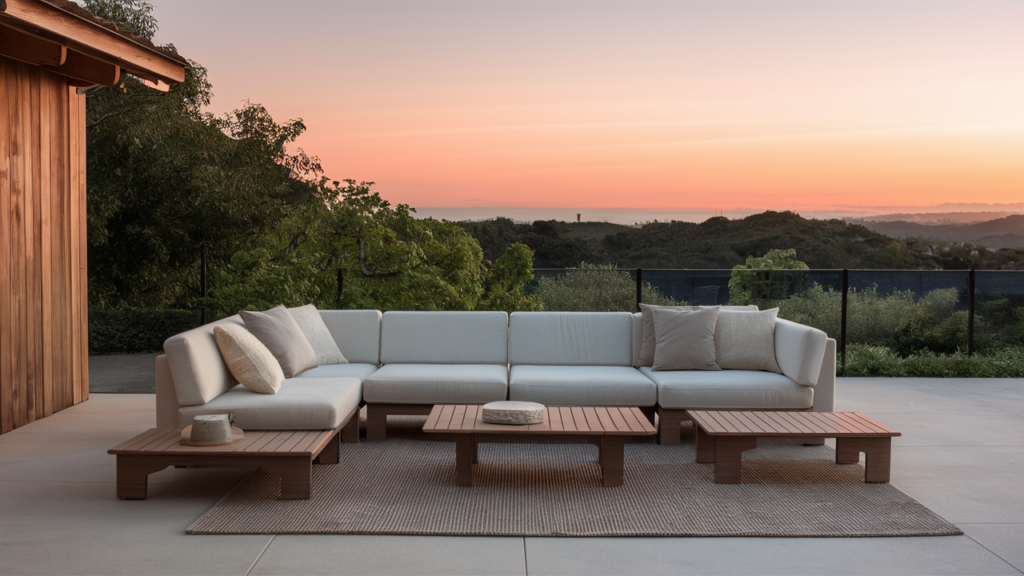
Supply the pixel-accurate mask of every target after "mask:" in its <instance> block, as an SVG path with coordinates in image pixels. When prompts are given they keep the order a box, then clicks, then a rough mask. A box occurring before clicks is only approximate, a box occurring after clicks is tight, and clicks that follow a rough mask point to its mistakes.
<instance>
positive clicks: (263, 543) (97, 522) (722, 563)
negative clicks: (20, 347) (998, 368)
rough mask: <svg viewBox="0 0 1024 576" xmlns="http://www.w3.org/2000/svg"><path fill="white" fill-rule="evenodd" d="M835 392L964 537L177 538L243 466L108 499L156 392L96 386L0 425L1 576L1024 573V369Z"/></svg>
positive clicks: (901, 473)
mask: <svg viewBox="0 0 1024 576" xmlns="http://www.w3.org/2000/svg"><path fill="white" fill-rule="evenodd" d="M837 397H838V402H837V406H836V408H837V409H838V410H851V411H860V412H865V413H867V414H869V415H871V416H873V417H876V418H877V419H878V420H880V421H882V422H884V423H886V424H888V425H889V426H892V427H893V428H896V429H898V430H900V431H902V432H903V436H902V437H901V438H897V439H895V441H894V446H893V455H892V460H893V465H892V466H893V467H892V482H893V484H894V485H896V486H897V487H899V488H900V489H902V490H903V491H905V492H907V493H908V494H910V495H911V496H913V497H914V498H916V499H917V500H918V501H920V502H921V503H922V504H924V505H925V506H928V507H929V508H931V509H932V510H934V511H935V512H937V513H938V514H940V515H941V516H943V517H945V518H946V519H947V520H949V521H951V522H953V523H954V524H956V525H957V526H959V527H960V528H961V529H962V530H963V531H964V532H965V533H966V535H965V536H959V537H935V538H851V539H797V538H793V539H787V538H497V537H479V538H467V537H438V536H287V535H279V536H187V535H186V534H185V528H186V527H187V526H188V525H189V524H191V523H192V522H193V521H194V520H195V519H196V518H198V517H199V516H200V515H202V514H203V513H204V512H205V511H206V510H208V509H209V508H210V507H211V506H213V504H214V503H215V502H216V501H217V500H218V499H219V498H220V497H221V496H223V495H224V494H225V493H226V492H227V491H228V490H230V489H231V488H232V487H233V486H234V485H235V484H237V483H238V482H239V481H240V480H241V479H242V478H243V477H244V476H245V475H246V474H247V472H246V471H232V470H227V469H221V470H218V469H187V470H182V469H173V468H172V469H169V470H165V471H163V472H159V473H157V474H154V475H152V476H150V490H149V495H150V498H149V499H148V500H145V501H124V502H122V501H119V500H117V499H116V498H115V497H114V479H115V469H114V457H113V456H108V455H107V454H106V450H107V448H110V447H111V446H114V445H115V444H118V443H119V442H121V441H123V440H125V439H127V438H129V437H131V436H132V435H134V434H136V433H138V432H140V431H142V430H144V429H146V428H149V427H151V426H153V424H154V415H153V410H154V406H153V405H154V399H153V396H152V395H148V394H96V393H94V394H93V395H92V398H91V399H90V400H89V401H88V402H86V403H84V404H81V405H79V406H76V407H73V408H69V409H67V410H64V411H62V412H60V413H57V414H55V415H54V416H52V417H50V418H47V419H45V420H41V421H39V422H35V423H33V424H30V425H28V426H25V427H23V428H21V429H18V430H15V431H13V432H10V433H8V434H4V435H3V436H0V519H2V522H0V573H3V574H65V573H67V574H533V575H536V574H645V575H649V574H690V573H693V574H747V573H749V574H1019V573H1024V546H1022V545H1021V544H1022V543H1024V380H1020V379H1015V380H973V379H972V380H966V379H947V380H939V379H936V380H930V379H872V378H846V379H840V381H839V384H838V392H837ZM342 465H344V456H343V459H342Z"/></svg>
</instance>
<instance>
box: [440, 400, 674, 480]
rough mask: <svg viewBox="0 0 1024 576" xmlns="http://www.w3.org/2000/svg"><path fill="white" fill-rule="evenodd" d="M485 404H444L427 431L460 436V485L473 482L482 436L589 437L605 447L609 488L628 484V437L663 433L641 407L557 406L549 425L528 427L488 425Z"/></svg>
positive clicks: (548, 411) (547, 416)
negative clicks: (624, 470)
mask: <svg viewBox="0 0 1024 576" xmlns="http://www.w3.org/2000/svg"><path fill="white" fill-rule="evenodd" d="M480 412H481V410H480V406H472V405H462V404H460V405H453V404H438V405H436V406H434V408H433V410H431V411H430V416H429V417H428V418H427V423H426V425H424V426H423V431H424V432H436V433H445V434H455V435H456V439H455V470H456V476H455V482H456V484H458V485H459V486H471V485H472V484H473V464H474V463H476V461H477V442H478V440H479V439H480V438H481V437H486V436H497V435H502V434H522V435H534V436H587V437H591V439H592V441H593V442H595V443H597V444H598V446H599V447H600V452H599V456H598V461H599V463H600V465H601V478H602V482H603V484H604V485H605V486H621V485H622V466H623V462H622V456H623V448H624V443H625V437H626V436H653V435H654V434H656V433H657V430H656V429H655V428H654V426H652V425H651V423H650V421H648V420H647V417H646V416H644V415H643V413H642V412H641V411H640V409H639V408H606V407H583V408H575V407H573V408H557V407H548V408H545V409H544V422H543V423H542V424H530V425H523V426H516V425H508V424H488V423H486V422H484V421H483V420H482V419H481V417H480Z"/></svg>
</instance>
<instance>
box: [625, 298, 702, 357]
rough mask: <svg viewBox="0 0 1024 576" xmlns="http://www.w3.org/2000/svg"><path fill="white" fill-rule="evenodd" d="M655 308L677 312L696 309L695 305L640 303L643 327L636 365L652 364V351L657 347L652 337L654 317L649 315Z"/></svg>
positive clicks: (641, 324)
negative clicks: (638, 358)
mask: <svg viewBox="0 0 1024 576" xmlns="http://www.w3.org/2000/svg"><path fill="white" fill-rule="evenodd" d="M655 308H668V309H670V310H675V311H679V312H689V311H691V310H696V307H695V306H654V305H652V304H641V305H640V314H641V316H642V318H641V322H640V326H641V328H643V330H642V331H643V340H641V341H640V360H639V361H638V362H637V366H651V365H652V364H654V351H655V350H656V348H657V340H656V339H655V337H654V318H653V316H651V313H652V311H653V310H654V309H655Z"/></svg>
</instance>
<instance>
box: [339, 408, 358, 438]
mask: <svg viewBox="0 0 1024 576" xmlns="http://www.w3.org/2000/svg"><path fill="white" fill-rule="evenodd" d="M341 441H342V442H344V443H346V444H355V443H358V442H359V410H356V412H355V414H353V415H352V416H350V417H349V419H348V422H346V423H345V425H344V426H342V427H341Z"/></svg>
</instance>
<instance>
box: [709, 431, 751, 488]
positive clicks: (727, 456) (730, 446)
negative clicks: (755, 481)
mask: <svg viewBox="0 0 1024 576" xmlns="http://www.w3.org/2000/svg"><path fill="white" fill-rule="evenodd" d="M756 447H757V437H755V436H718V437H717V438H715V482H718V483H721V482H739V481H740V478H741V476H742V469H743V451H744V450H750V449H751V448H756Z"/></svg>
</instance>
